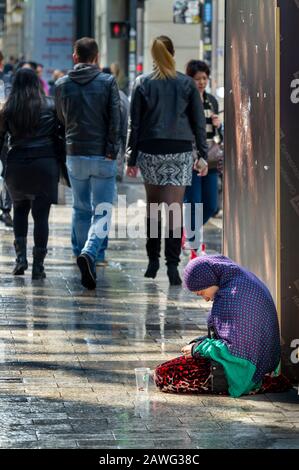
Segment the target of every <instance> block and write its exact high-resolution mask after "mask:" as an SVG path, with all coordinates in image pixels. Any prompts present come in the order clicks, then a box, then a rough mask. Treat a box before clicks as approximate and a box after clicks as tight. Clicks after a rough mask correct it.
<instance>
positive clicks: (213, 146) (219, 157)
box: [207, 133, 224, 170]
mask: <svg viewBox="0 0 299 470" xmlns="http://www.w3.org/2000/svg"><path fill="white" fill-rule="evenodd" d="M223 158H224V151H223V143H222V142H221V137H220V136H219V134H218V133H217V134H216V136H215V137H214V139H213V140H212V142H211V143H210V146H209V150H208V159H207V161H208V164H209V170H219V168H220V165H221V162H222V161H223Z"/></svg>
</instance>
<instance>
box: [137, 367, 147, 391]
mask: <svg viewBox="0 0 299 470" xmlns="http://www.w3.org/2000/svg"><path fill="white" fill-rule="evenodd" d="M150 373H151V370H150V369H149V368H148V367H140V368H138V369H135V376H136V386H137V392H143V393H147V392H148V384H149V377H150Z"/></svg>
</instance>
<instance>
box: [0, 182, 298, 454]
mask: <svg viewBox="0 0 299 470" xmlns="http://www.w3.org/2000/svg"><path fill="white" fill-rule="evenodd" d="M122 189H123V190H125V191H126V190H127V187H126V186H125V185H124V186H123V187H122ZM141 190H142V189H141V187H140V186H138V185H135V186H134V188H133V190H131V189H130V196H131V197H132V198H134V197H136V198H137V197H140V191H141ZM70 216H71V210H70V208H69V207H67V206H58V207H56V208H54V209H53V211H52V215H51V238H50V243H49V257H48V259H47V264H46V270H47V274H48V278H47V280H46V281H45V282H44V283H41V282H35V283H32V281H31V279H30V273H29V271H28V274H27V275H26V276H25V277H24V278H17V279H14V278H13V277H12V276H11V274H10V272H11V269H12V264H13V259H14V253H13V249H12V240H13V236H12V233H11V232H10V231H7V230H5V229H4V227H3V226H1V227H0V259H1V265H0V276H1V278H0V288H1V290H0V307H1V308H0V312H1V315H0V447H1V448H78V447H81V448H93V447H94V448H102V449H103V448H105V449H109V448H161V449H162V448H177V449H183V448H235V447H244V446H245V447H253V448H257V447H261V448H263V447H281V446H284V447H292V446H294V447H298V442H299V441H298V437H299V435H298V431H297V428H298V426H299V403H298V400H297V396H296V395H293V394H287V395H277V396H259V397H251V398H248V397H246V398H242V399H240V400H235V399H230V398H222V397H207V396H204V397H200V396H175V395H167V394H162V393H160V392H158V391H156V389H155V387H154V384H153V382H152V380H151V382H150V390H149V395H148V396H147V395H142V394H136V385H135V374H134V369H135V368H136V367H150V368H151V370H153V369H154V367H155V366H156V365H158V364H159V363H161V362H164V361H167V360H168V359H171V358H173V357H175V356H176V355H178V354H179V351H180V349H181V346H183V345H184V344H186V342H187V341H190V340H191V339H192V338H193V337H195V336H198V335H199V334H201V333H202V334H203V333H204V332H205V323H206V315H207V313H208V310H207V305H206V303H205V302H202V301H200V300H198V299H196V298H193V297H192V295H190V294H189V293H187V292H185V291H184V290H182V289H177V288H171V289H170V288H169V287H168V281H167V279H166V271H165V268H163V269H162V270H161V273H159V276H158V278H157V281H155V282H154V281H149V280H145V279H144V278H143V273H144V271H145V267H146V257H145V251H144V241H142V240H141V241H134V242H131V241H130V240H114V241H112V242H111V244H110V249H109V252H108V257H109V266H108V267H106V268H98V288H97V290H96V292H86V291H85V290H83V288H82V287H81V285H80V282H79V276H78V271H77V267H76V264H75V260H74V258H73V257H72V253H71V248H70V241H69V238H70V225H69V223H70ZM207 234H208V235H207V236H208V237H210V238H212V239H213V240H211V243H210V246H212V247H213V248H214V249H219V247H220V240H221V231H220V229H217V228H215V227H214V226H212V225H211V226H209V228H208V232H207ZM30 246H32V243H30ZM29 252H30V250H29ZM185 261H186V258H185Z"/></svg>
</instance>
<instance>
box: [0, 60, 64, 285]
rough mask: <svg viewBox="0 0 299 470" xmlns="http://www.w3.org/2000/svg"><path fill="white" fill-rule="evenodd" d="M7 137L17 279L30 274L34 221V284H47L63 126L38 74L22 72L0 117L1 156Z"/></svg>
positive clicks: (8, 181) (26, 70)
mask: <svg viewBox="0 0 299 470" xmlns="http://www.w3.org/2000/svg"><path fill="white" fill-rule="evenodd" d="M7 134H8V154H7V165H6V170H5V175H4V178H5V182H6V185H7V187H8V190H9V192H10V195H11V197H12V200H13V208H14V235H15V242H14V245H15V249H16V254H17V260H16V266H15V268H14V271H13V274H14V275H15V276H20V275H23V274H24V273H25V271H26V270H27V269H28V262H27V233H28V216H29V213H30V210H31V211H32V217H33V220H34V248H33V269H32V279H35V280H37V279H44V278H45V277H46V274H45V271H44V259H45V256H46V254H47V244H48V237H49V222H48V220H49V213H50V208H51V204H57V200H58V180H59V162H58V155H57V149H56V147H57V145H56V139H57V134H58V121H57V117H56V111H55V105H54V101H53V100H52V99H51V98H48V97H46V96H45V95H44V93H43V91H42V89H41V85H40V81H39V79H38V77H37V75H36V73H35V72H34V71H32V70H30V69H21V70H19V71H18V72H17V74H16V76H15V80H14V82H13V87H12V91H11V94H10V96H9V98H8V100H7V102H6V104H5V105H4V108H3V109H2V110H1V112H0V152H1V149H2V147H3V145H4V140H5V137H6V135H7Z"/></svg>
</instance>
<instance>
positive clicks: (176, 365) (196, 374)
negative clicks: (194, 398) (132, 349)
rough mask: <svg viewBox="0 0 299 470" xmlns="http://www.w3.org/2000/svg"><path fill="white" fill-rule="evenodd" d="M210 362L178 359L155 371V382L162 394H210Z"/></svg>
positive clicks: (186, 358) (185, 358)
mask: <svg viewBox="0 0 299 470" xmlns="http://www.w3.org/2000/svg"><path fill="white" fill-rule="evenodd" d="M210 373H211V366H210V361H208V360H207V359H205V358H204V357H202V358H199V359H194V358H193V357H184V356H181V357H178V358H176V359H173V360H172V361H169V362H165V363H164V364H161V365H160V366H159V367H157V369H156V370H155V382H156V385H157V387H158V388H159V389H160V390H161V391H162V392H168V393H211V388H210V384H209V382H210V381H209V378H210Z"/></svg>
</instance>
